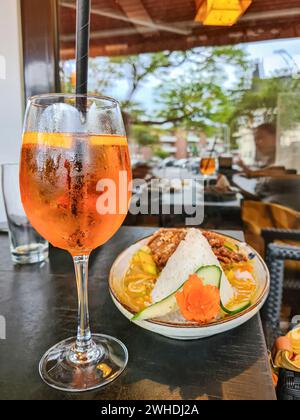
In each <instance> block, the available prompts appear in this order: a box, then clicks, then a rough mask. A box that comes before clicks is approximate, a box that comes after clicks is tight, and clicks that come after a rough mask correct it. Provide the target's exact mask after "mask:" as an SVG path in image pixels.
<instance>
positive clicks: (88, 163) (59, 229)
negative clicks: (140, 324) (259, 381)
mask: <svg viewBox="0 0 300 420" xmlns="http://www.w3.org/2000/svg"><path fill="white" fill-rule="evenodd" d="M130 183H131V165H130V158H129V152H128V145H127V139H126V134H125V129H124V124H123V120H122V115H121V111H120V108H119V105H118V103H117V102H116V101H115V100H113V99H111V98H104V97H92V96H84V95H63V94H54V95H42V96H37V97H33V98H31V99H30V100H29V102H28V106H27V111H26V116H25V124H24V135H23V146H22V156H21V171H20V185H21V197H22V202H23V205H24V209H25V212H26V214H27V216H28V218H29V220H30V222H31V224H32V225H33V226H34V228H35V229H36V230H37V231H38V232H39V233H40V234H41V235H42V236H43V237H44V238H46V239H47V240H48V241H49V242H50V243H51V244H52V245H53V246H55V247H58V248H62V249H65V250H67V251H68V252H69V253H70V254H71V255H72V257H73V260H74V265H75V272H76V281H77V289H78V300H79V310H78V332H77V337H76V338H71V339H68V340H65V341H63V342H61V343H59V344H57V345H55V346H54V347H53V348H52V349H50V350H49V351H48V352H47V353H46V354H45V355H44V357H43V358H42V360H41V362H40V374H41V376H42V378H43V379H44V381H45V382H46V383H47V384H49V385H50V386H52V387H54V388H56V389H60V390H65V391H68V392H80V391H88V390H92V389H96V388H98V387H100V386H103V385H105V384H107V383H109V382H111V381H113V380H114V379H116V378H117V377H118V376H119V375H120V374H121V373H122V372H123V370H124V369H125V367H126V364H127V361H128V353H127V350H126V347H125V346H124V345H123V344H122V343H121V342H120V341H119V340H117V339H115V338H113V337H109V336H105V335H92V334H91V331H90V326H89V311H88V263H89V256H90V253H91V251H92V250H93V249H95V248H97V247H98V246H100V245H103V244H104V243H106V242H107V241H108V240H109V239H110V238H111V237H112V236H113V235H114V234H115V233H116V232H117V230H118V229H119V228H120V226H121V225H122V223H123V221H124V219H125V217H126V214H127V212H128V208H129V201H130V195H131V194H130Z"/></svg>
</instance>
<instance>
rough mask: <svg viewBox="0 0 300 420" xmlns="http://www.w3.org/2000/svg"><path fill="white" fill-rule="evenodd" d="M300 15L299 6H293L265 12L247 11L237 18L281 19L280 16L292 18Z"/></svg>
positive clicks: (248, 19) (242, 20) (243, 20)
mask: <svg viewBox="0 0 300 420" xmlns="http://www.w3.org/2000/svg"><path fill="white" fill-rule="evenodd" d="M296 16H300V7H294V8H291V9H277V10H267V11H265V12H252V13H251V12H249V13H246V14H245V15H244V16H242V17H241V18H240V19H239V22H249V21H256V20H269V19H282V18H289V17H290V18H294V17H296Z"/></svg>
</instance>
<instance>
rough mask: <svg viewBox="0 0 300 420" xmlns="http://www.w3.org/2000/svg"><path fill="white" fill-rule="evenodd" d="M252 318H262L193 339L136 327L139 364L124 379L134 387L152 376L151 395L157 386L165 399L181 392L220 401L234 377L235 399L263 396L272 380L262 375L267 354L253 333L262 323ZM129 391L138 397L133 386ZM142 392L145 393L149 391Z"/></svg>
mask: <svg viewBox="0 0 300 420" xmlns="http://www.w3.org/2000/svg"><path fill="white" fill-rule="evenodd" d="M251 322H253V323H255V322H257V321H255V320H253V321H250V323H248V324H247V325H244V326H242V327H240V328H238V329H236V330H234V331H232V332H229V333H225V334H222V335H219V336H215V337H211V338H208V339H205V340H198V341H189V342H187V341H174V340H170V339H167V338H164V337H161V336H157V335H153V334H152V333H149V334H145V333H139V332H138V331H136V334H134V333H133V334H130V341H129V342H127V345H128V347H129V354H130V356H131V357H132V358H134V362H133V363H134V365H135V368H131V366H130V364H129V371H128V374H127V375H126V377H125V379H124V381H125V382H126V384H127V385H128V386H129V389H130V387H131V385H133V384H136V383H139V382H142V381H143V380H146V382H145V383H148V387H149V388H150V387H151V388H152V389H149V392H147V394H148V398H149V399H150V398H151V395H152V394H155V393H156V392H155V386H156V384H157V386H158V388H159V389H158V390H159V398H160V399H170V394H172V393H173V392H175V394H178V393H179V394H180V397H181V398H182V399H190V400H195V399H199V398H206V397H207V398H209V399H220V398H224V388H223V387H224V385H225V384H226V382H228V381H231V383H230V386H228V389H227V391H226V394H227V397H228V393H229V394H230V399H235V398H237V399H239V398H243V397H248V398H250V399H251V397H256V398H257V397H258V396H259V395H261V396H263V395H264V391H265V390H264V389H263V386H264V383H266V381H263V380H261V379H262V376H263V375H264V372H265V373H266V364H265V354H264V353H263V352H264V349H263V346H261V347H262V348H261V353H262V354H261V357H260V354H258V353H257V346H254V347H253V343H255V338H258V337H254V335H255V334H253V331H255V330H256V327H257V326H256V325H252V328H251ZM252 348H253V351H251V349H252ZM255 350H256V351H255ZM259 362H261V369H260V367H259ZM137 366H139V368H137ZM159 384H161V385H163V386H162V387H160V385H159ZM241 387H243V389H241ZM135 391H136V393H137V395H136V396H135V397H136V398H137V399H138V398H143V395H138V390H137V389H135ZM269 391H270V390H269ZM129 392H130V397H131V398H134V395H132V390H131V391H129ZM142 392H143V393H145V389H144V390H143V391H142ZM123 398H125V399H126V395H123V394H122V393H121V397H120V399H123Z"/></svg>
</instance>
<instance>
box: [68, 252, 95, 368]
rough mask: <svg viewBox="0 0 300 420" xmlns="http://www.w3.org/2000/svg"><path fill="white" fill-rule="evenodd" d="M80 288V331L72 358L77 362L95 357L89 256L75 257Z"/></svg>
mask: <svg viewBox="0 0 300 420" xmlns="http://www.w3.org/2000/svg"><path fill="white" fill-rule="evenodd" d="M73 260H74V265H75V272H76V282H77V290H78V331H77V339H76V344H75V346H74V348H73V350H72V355H71V359H72V361H73V362H76V361H77V363H88V362H89V361H90V360H91V359H94V357H95V345H94V343H93V341H92V335H91V330H90V321H89V303H88V266H89V256H88V255H82V256H77V257H74V258H73Z"/></svg>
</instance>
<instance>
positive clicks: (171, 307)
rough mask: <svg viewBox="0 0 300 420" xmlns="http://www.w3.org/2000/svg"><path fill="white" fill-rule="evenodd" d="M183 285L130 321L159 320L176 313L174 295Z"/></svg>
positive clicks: (176, 307)
mask: <svg viewBox="0 0 300 420" xmlns="http://www.w3.org/2000/svg"><path fill="white" fill-rule="evenodd" d="M184 284H185V283H184ZM184 284H183V285H182V286H181V287H180V288H179V289H178V290H176V292H174V293H172V294H171V295H170V296H167V297H166V298H165V299H163V300H161V301H160V302H157V303H154V305H151V306H149V307H148V308H146V309H143V310H142V311H141V312H139V313H137V314H136V315H135V316H134V317H133V318H131V321H144V320H145V319H153V318H160V317H162V316H165V315H168V314H171V313H173V312H176V311H177V309H178V305H177V299H176V293H177V292H179V291H180V290H181V289H182V288H183V286H184Z"/></svg>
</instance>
